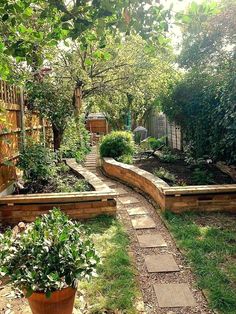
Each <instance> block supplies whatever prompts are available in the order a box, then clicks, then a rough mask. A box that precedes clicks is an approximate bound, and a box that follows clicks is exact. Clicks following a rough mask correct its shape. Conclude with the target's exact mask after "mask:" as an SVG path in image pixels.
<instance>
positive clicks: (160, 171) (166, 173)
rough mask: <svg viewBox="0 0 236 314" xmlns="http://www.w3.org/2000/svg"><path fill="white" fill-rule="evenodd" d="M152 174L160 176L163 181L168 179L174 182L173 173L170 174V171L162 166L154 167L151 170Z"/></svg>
mask: <svg viewBox="0 0 236 314" xmlns="http://www.w3.org/2000/svg"><path fill="white" fill-rule="evenodd" d="M153 174H154V175H155V176H157V177H158V178H161V179H163V180H165V181H169V182H171V183H175V182H176V177H175V175H174V174H172V173H171V172H169V171H168V170H166V169H165V168H163V167H160V168H158V169H155V170H154V171H153Z"/></svg>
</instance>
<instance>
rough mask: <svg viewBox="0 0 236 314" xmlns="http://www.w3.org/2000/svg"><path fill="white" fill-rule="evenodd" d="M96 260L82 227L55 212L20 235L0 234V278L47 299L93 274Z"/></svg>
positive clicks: (57, 210) (9, 232)
mask: <svg viewBox="0 0 236 314" xmlns="http://www.w3.org/2000/svg"><path fill="white" fill-rule="evenodd" d="M98 261H99V257H98V256H97V253H96V251H95V249H94V246H93V243H92V242H91V241H90V239H89V238H88V236H87V235H86V233H85V232H84V230H83V228H82V226H81V225H80V224H79V223H78V222H73V221H71V220H70V219H69V218H68V217H67V216H66V215H65V214H64V213H62V212H61V211H60V210H59V209H56V208H54V209H53V210H51V211H50V212H49V213H48V214H47V215H43V216H42V217H40V218H37V219H36V220H35V222H34V223H32V224H31V225H29V226H28V228H26V230H25V231H24V232H23V233H18V234H14V233H13V232H12V231H9V230H8V231H7V232H6V233H5V234H0V275H1V276H6V278H7V279H8V281H9V282H10V283H12V284H13V285H14V286H16V287H18V288H20V289H22V290H27V297H28V296H30V295H31V294H32V293H33V292H44V293H46V295H47V296H50V293H51V292H53V291H56V290H60V289H62V288H65V287H67V286H72V287H76V285H77V281H78V280H80V279H82V278H90V276H92V275H93V274H95V267H96V264H97V263H98Z"/></svg>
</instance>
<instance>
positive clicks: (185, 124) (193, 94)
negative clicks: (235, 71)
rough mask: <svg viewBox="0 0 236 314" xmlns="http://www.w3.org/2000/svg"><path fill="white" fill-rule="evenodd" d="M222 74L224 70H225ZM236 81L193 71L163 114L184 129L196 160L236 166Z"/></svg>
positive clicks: (166, 102)
mask: <svg viewBox="0 0 236 314" xmlns="http://www.w3.org/2000/svg"><path fill="white" fill-rule="evenodd" d="M222 71H223V70H222ZM234 85H235V78H233V77H232V76H231V75H226V73H224V81H222V77H218V78H217V77H213V76H212V75H209V74H206V73H196V72H195V71H192V72H190V73H188V74H187V75H186V76H185V78H184V79H183V80H182V81H180V82H179V83H177V84H176V86H175V88H174V89H173V92H172V94H171V95H170V97H169V99H166V100H165V102H163V110H164V112H165V113H166V114H167V116H168V117H169V119H170V120H175V121H176V122H177V123H178V124H180V125H181V127H182V131H183V135H184V140H185V142H186V143H187V144H188V145H190V146H191V148H192V149H191V153H192V155H193V156H194V157H195V158H199V157H204V155H205V156H206V157H211V158H212V159H214V160H224V161H226V162H228V163H235V162H236V124H235V121H236V105H235V103H236V94H235V89H234V87H233V86H234Z"/></svg>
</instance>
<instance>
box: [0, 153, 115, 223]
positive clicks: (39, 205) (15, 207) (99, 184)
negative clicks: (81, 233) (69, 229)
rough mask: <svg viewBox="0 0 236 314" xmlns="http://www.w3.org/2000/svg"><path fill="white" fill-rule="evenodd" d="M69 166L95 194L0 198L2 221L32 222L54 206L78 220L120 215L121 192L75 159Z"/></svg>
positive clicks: (71, 160)
mask: <svg viewBox="0 0 236 314" xmlns="http://www.w3.org/2000/svg"><path fill="white" fill-rule="evenodd" d="M66 163H67V165H68V166H69V167H70V168H71V169H72V170H73V171H74V172H76V173H77V174H78V175H80V176H82V177H84V178H85V179H86V180H87V181H88V182H89V184H91V185H92V186H93V187H94V188H95V191H89V192H76V193H43V194H22V195H7V196H4V197H0V222H2V223H6V224H17V223H19V222H20V221H24V222H32V221H34V220H35V218H36V217H37V216H39V215H42V214H46V213H47V212H48V211H49V210H50V209H52V208H53V207H59V208H60V209H61V210H62V211H64V212H65V213H66V214H68V215H69V216H70V217H71V218H74V219H88V218H93V217H96V216H99V215H102V214H107V215H116V196H117V193H116V192H115V191H114V190H112V189H110V188H109V187H108V186H107V185H106V184H105V183H104V182H103V181H102V180H100V179H99V178H98V177H97V176H96V175H95V174H93V173H91V172H90V171H89V170H87V169H85V168H84V167H82V166H80V165H78V164H77V163H76V161H75V160H73V159H68V160H66Z"/></svg>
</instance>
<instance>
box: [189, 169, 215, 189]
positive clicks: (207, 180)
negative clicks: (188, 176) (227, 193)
mask: <svg viewBox="0 0 236 314" xmlns="http://www.w3.org/2000/svg"><path fill="white" fill-rule="evenodd" d="M192 181H193V183H194V184H200V185H203V184H213V183H214V180H213V177H212V174H211V173H209V172H208V171H207V170H204V169H201V168H195V169H194V170H193V173H192Z"/></svg>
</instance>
